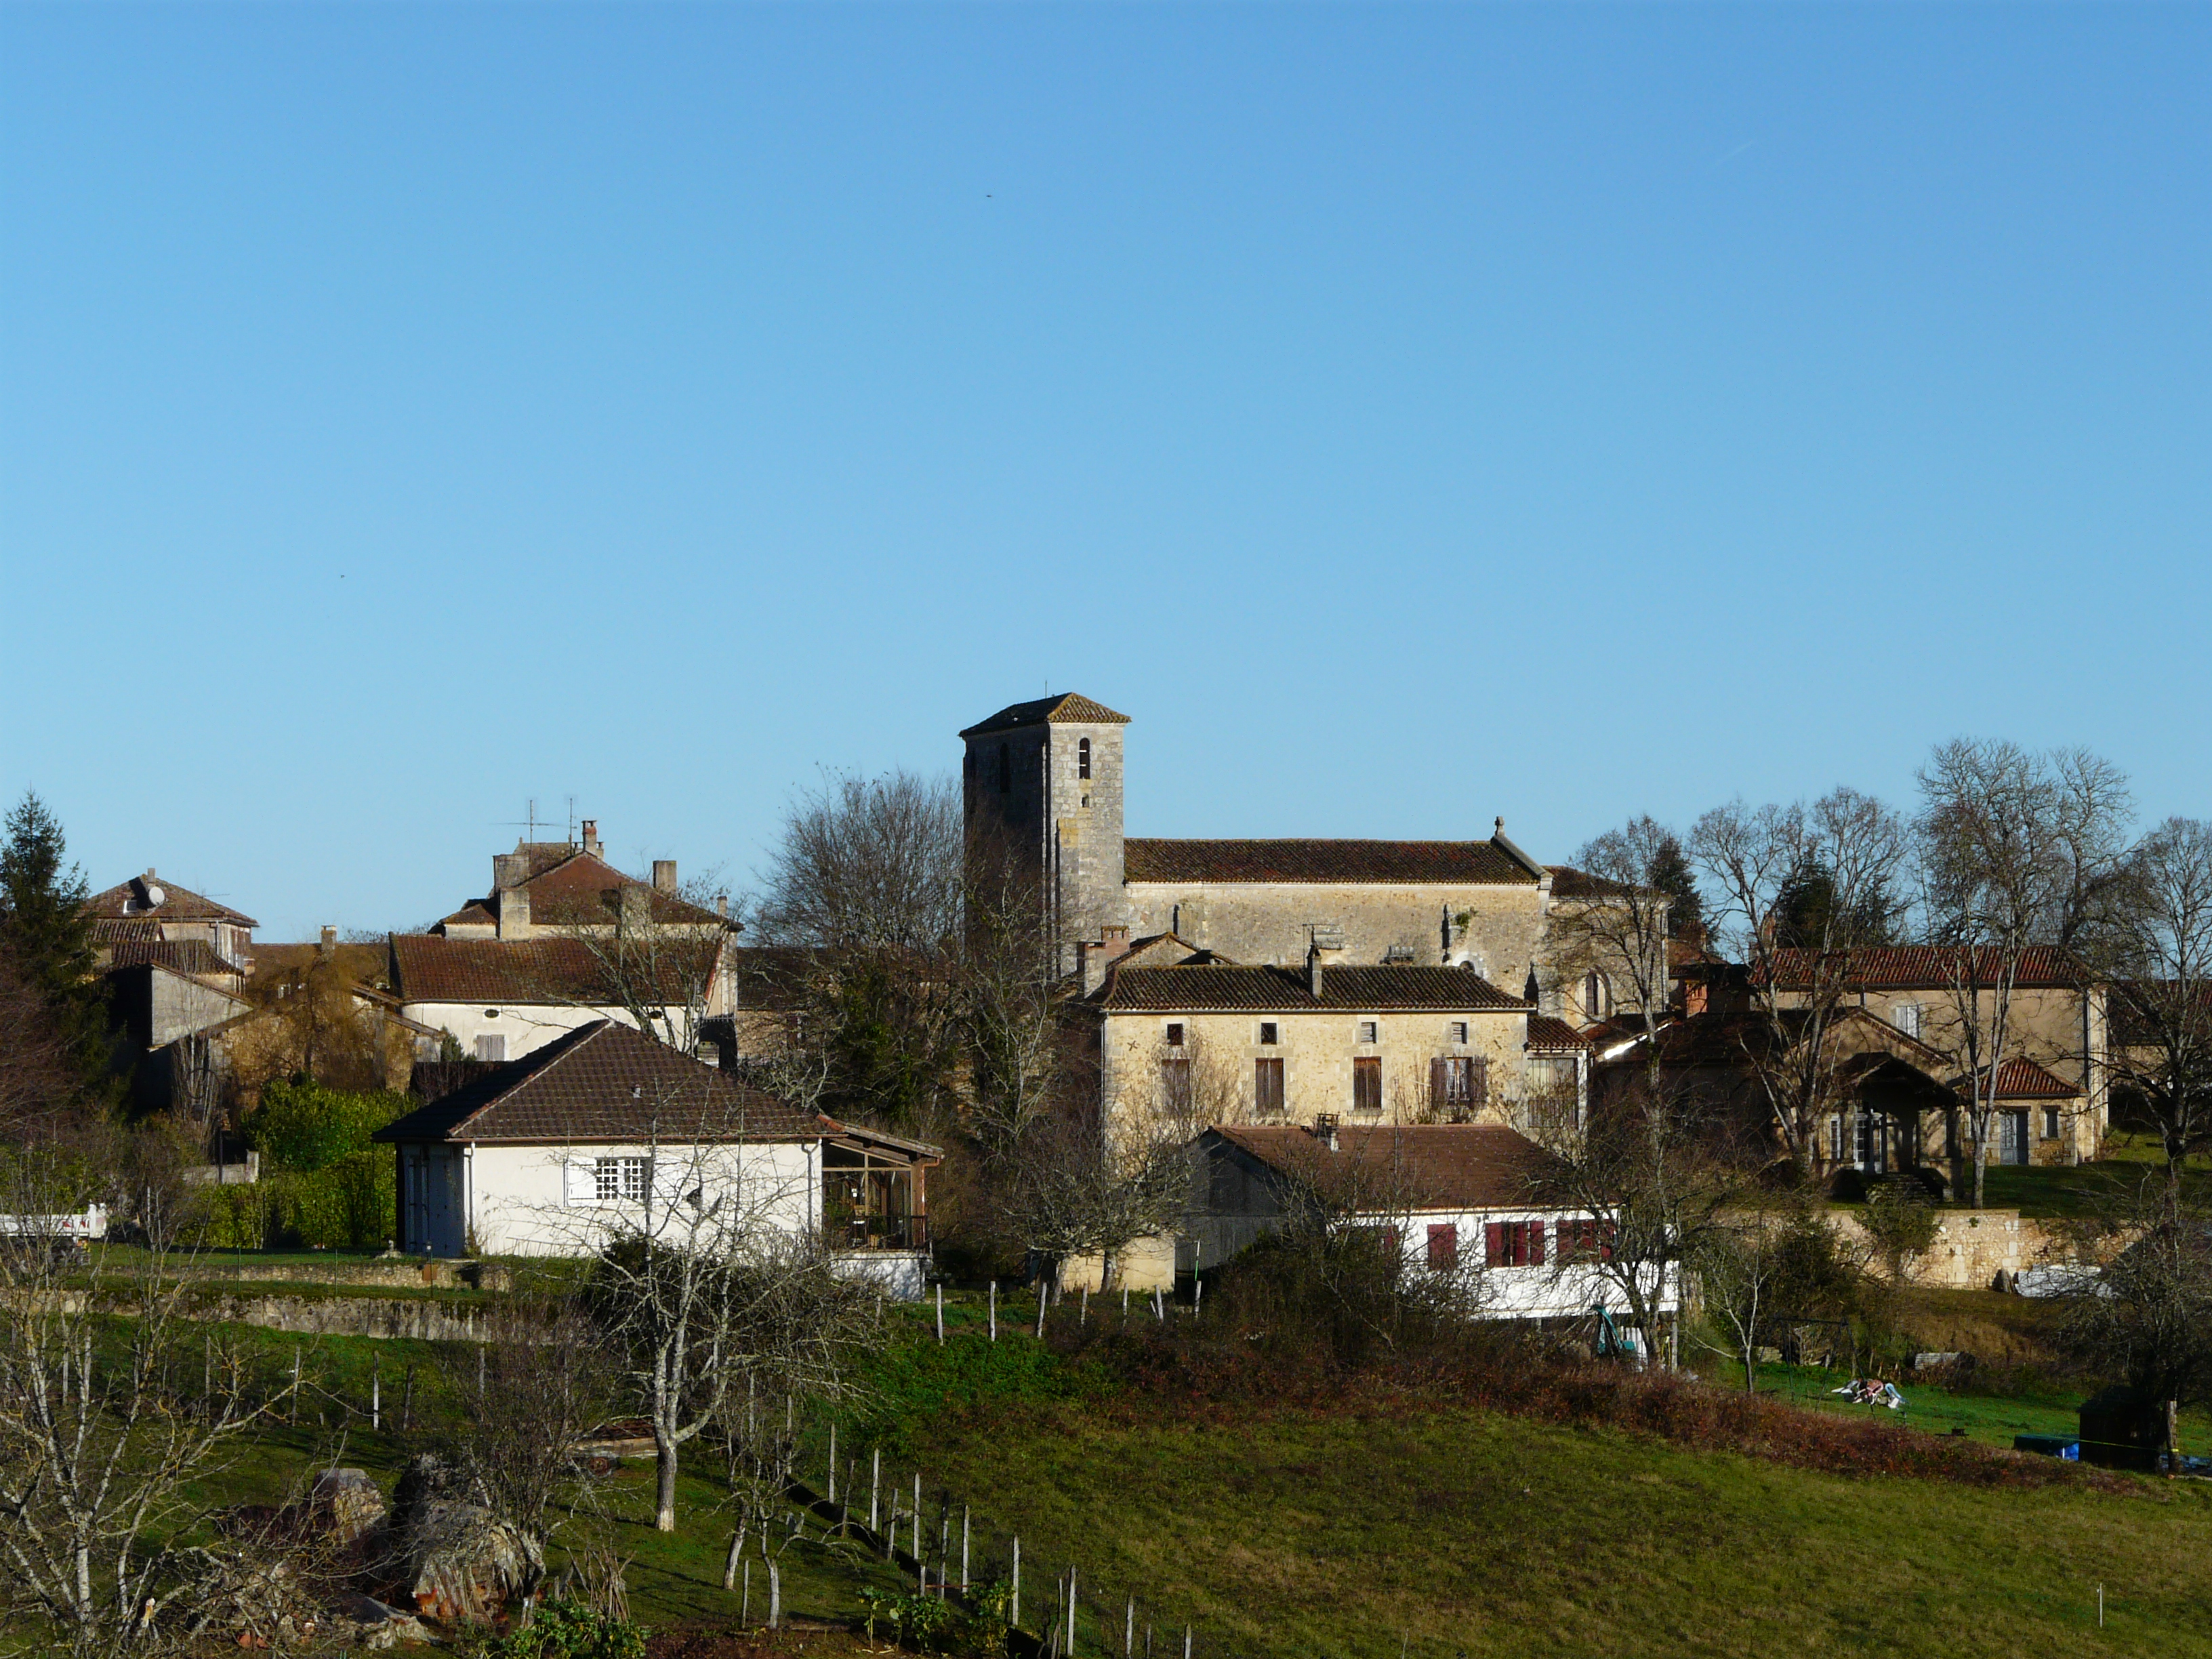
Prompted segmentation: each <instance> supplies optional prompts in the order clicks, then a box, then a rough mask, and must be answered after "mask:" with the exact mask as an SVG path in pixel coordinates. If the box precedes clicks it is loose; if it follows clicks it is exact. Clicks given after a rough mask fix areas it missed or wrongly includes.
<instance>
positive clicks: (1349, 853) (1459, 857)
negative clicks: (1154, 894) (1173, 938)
mask: <svg viewBox="0 0 2212 1659" xmlns="http://www.w3.org/2000/svg"><path fill="white" fill-rule="evenodd" d="M1121 869H1122V876H1123V879H1124V880H1127V881H1156V882H1243V881H1271V882H1320V883H1326V884H1330V885H1332V886H1347V885H1358V884H1374V885H1383V886H1403V885H1408V884H1413V885H1449V886H1517V887H1533V886H1534V885H1535V883H1536V878H1535V876H1534V874H1532V873H1531V872H1529V871H1528V868H1527V867H1526V866H1523V865H1522V863H1521V862H1520V860H1517V859H1516V858H1515V857H1514V856H1513V855H1512V854H1510V853H1508V852H1507V851H1505V849H1504V848H1502V847H1499V846H1498V845H1497V844H1496V843H1495V842H1487V841H1307V840H1299V841H1182V840H1163V839H1160V838H1158V837H1152V836H1131V837H1130V838H1129V839H1128V840H1127V841H1125V842H1122V843H1121Z"/></svg>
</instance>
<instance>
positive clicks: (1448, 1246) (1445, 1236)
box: [1429, 1222, 1459, 1273]
mask: <svg viewBox="0 0 2212 1659" xmlns="http://www.w3.org/2000/svg"><path fill="white" fill-rule="evenodd" d="M1458 1266H1459V1229H1458V1228H1456V1227H1455V1226H1453V1225H1451V1224H1450V1223H1449V1222H1446V1223H1444V1224H1443V1225H1442V1226H1436V1227H1431V1228H1430V1229H1429V1271H1430V1272H1431V1273H1449V1272H1451V1270H1452V1269H1453V1268H1455V1267H1458Z"/></svg>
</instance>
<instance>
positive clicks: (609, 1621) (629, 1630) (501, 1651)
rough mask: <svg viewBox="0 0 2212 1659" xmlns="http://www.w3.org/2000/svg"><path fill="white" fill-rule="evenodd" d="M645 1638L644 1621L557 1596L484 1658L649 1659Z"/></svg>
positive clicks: (504, 1637) (502, 1639)
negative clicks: (603, 1611)
mask: <svg viewBox="0 0 2212 1659" xmlns="http://www.w3.org/2000/svg"><path fill="white" fill-rule="evenodd" d="M645 1638H646V1632H645V1628H644V1627H643V1626H641V1625H635V1624H632V1623H631V1622H630V1621H629V1620H627V1619H617V1618H616V1617H614V1616H613V1615H612V1614H611V1613H597V1612H594V1611H593V1610H592V1608H590V1607H586V1606H585V1605H584V1604H583V1603H582V1602H580V1601H562V1600H561V1599H559V1598H557V1597H556V1598H555V1599H554V1600H552V1601H547V1602H545V1603H544V1604H543V1605H542V1606H540V1607H538V1611H537V1612H536V1613H534V1614H532V1617H531V1620H530V1622H529V1623H528V1624H526V1625H524V1626H520V1628H519V1629H515V1630H512V1631H509V1632H507V1634H506V1635H505V1636H503V1637H501V1638H500V1639H499V1640H498V1641H497V1642H496V1643H495V1644H492V1645H491V1646H489V1648H487V1649H486V1650H484V1659H645Z"/></svg>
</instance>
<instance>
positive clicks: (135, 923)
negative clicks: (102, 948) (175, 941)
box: [92, 916, 161, 945]
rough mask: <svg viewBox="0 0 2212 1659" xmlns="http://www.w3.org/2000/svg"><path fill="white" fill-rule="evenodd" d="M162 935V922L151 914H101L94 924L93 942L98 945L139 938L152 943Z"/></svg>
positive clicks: (143, 941)
mask: <svg viewBox="0 0 2212 1659" xmlns="http://www.w3.org/2000/svg"><path fill="white" fill-rule="evenodd" d="M92 938H93V942H94V944H96V945H109V944H114V943H119V942H120V941H122V940H124V939H137V940H139V941H141V942H142V943H146V944H151V943H152V942H153V941H154V940H155V939H160V938H161V923H160V922H158V921H155V920H154V918H153V917H151V916H121V917H112V916H100V917H95V918H94V921H93V924H92Z"/></svg>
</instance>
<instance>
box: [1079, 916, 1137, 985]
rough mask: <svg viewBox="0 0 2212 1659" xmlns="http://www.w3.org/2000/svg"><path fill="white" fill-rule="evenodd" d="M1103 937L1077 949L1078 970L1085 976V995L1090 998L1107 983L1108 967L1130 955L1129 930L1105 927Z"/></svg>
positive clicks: (1101, 933) (1101, 931)
mask: <svg viewBox="0 0 2212 1659" xmlns="http://www.w3.org/2000/svg"><path fill="white" fill-rule="evenodd" d="M1099 933H1100V935H1101V937H1100V938H1099V939H1097V941H1096V942H1095V943H1090V944H1080V945H1077V946H1076V947H1075V956H1076V968H1077V969H1078V971H1079V972H1080V973H1081V975H1083V994H1084V995H1085V996H1090V995H1091V994H1094V993H1096V992H1097V989H1098V988H1099V987H1101V986H1103V984H1105V983H1106V965H1107V964H1108V963H1110V962H1114V961H1116V960H1118V959H1119V958H1121V957H1126V956H1127V955H1128V954H1129V930H1128V929H1127V928H1126V927H1104V928H1101V929H1100V930H1099Z"/></svg>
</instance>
